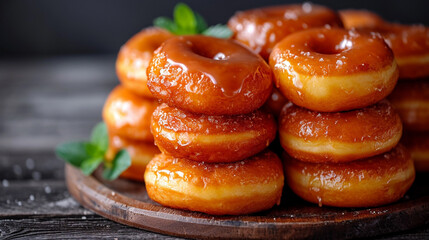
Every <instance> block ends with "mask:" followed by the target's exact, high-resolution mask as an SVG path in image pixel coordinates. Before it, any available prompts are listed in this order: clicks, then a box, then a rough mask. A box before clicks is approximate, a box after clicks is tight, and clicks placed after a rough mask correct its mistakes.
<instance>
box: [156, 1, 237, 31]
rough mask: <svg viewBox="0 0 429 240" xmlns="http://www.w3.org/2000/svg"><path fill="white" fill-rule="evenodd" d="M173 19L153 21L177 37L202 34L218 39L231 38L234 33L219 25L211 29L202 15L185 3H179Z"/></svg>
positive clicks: (175, 8) (166, 18)
mask: <svg viewBox="0 0 429 240" xmlns="http://www.w3.org/2000/svg"><path fill="white" fill-rule="evenodd" d="M173 19H174V20H173ZM173 19H171V18H168V17H158V18H156V19H155V20H154V21H153V25H154V26H156V27H160V28H164V29H166V30H168V31H169V32H171V33H173V34H176V35H192V34H202V35H206V36H212V37H217V38H230V37H231V36H232V31H231V30H230V29H229V28H228V27H227V26H225V25H222V24H217V25H214V26H211V27H209V26H208V25H207V22H206V21H205V20H204V18H203V17H202V16H201V15H200V14H198V13H197V12H194V11H192V9H191V8H190V7H189V6H188V5H186V4H184V3H178V4H177V5H176V6H175V7H174V12H173Z"/></svg>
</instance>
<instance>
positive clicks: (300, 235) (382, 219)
mask: <svg viewBox="0 0 429 240" xmlns="http://www.w3.org/2000/svg"><path fill="white" fill-rule="evenodd" d="M428 179H429V176H428V175H427V174H425V175H423V174H421V175H418V177H417V179H416V182H415V183H414V185H413V187H412V188H411V189H410V191H409V192H408V193H407V195H406V196H405V197H404V198H403V199H401V200H400V201H399V202H397V203H394V204H391V205H387V206H383V207H378V208H368V209H342V208H331V207H318V206H316V205H314V204H310V203H306V202H304V201H303V200H300V199H299V198H298V197H296V196H295V195H294V194H293V193H292V192H290V190H288V189H285V191H284V193H283V199H282V202H281V205H280V206H277V207H274V208H273V209H271V210H269V211H265V212H260V213H257V214H252V215H246V216H210V215H207V214H203V213H198V212H190V211H182V210H176V209H171V208H167V207H163V206H161V205H159V204H157V203H155V202H153V201H152V200H151V199H149V197H148V196H147V193H146V189H145V186H144V184H143V183H138V182H132V181H128V180H123V179H118V180H115V181H112V182H109V181H104V180H102V178H101V177H100V174H99V172H97V173H96V174H94V176H85V175H83V174H82V173H81V172H80V170H78V169H76V168H74V167H72V166H70V165H67V166H66V181H67V186H68V189H69V191H70V193H71V194H72V195H73V197H74V198H75V199H76V200H77V201H78V202H79V203H81V204H82V205H83V206H84V207H86V208H88V209H90V210H92V211H94V212H96V213H98V214H100V215H102V216H104V217H106V218H109V219H111V220H113V221H116V222H119V223H123V224H126V225H129V226H134V227H138V228H142V229H146V230H149V231H153V232H158V233H163V234H168V235H173V236H181V237H187V238H202V239H222V238H224V239H237V238H246V239H304V238H315V237H317V238H318V239H347V238H356V237H370V236H376V235H381V234H387V233H392V232H398V231H403V230H406V229H411V228H414V227H417V226H420V225H423V224H425V223H429V184H428Z"/></svg>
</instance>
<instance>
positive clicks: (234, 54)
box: [148, 35, 272, 115]
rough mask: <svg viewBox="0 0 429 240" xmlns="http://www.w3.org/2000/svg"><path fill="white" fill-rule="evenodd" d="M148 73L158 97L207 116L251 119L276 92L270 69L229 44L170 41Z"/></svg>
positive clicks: (190, 39) (187, 38)
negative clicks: (249, 115) (247, 115)
mask: <svg viewBox="0 0 429 240" xmlns="http://www.w3.org/2000/svg"><path fill="white" fill-rule="evenodd" d="M148 69H149V70H148V87H149V90H150V91H151V92H152V94H153V96H154V97H156V98H158V99H161V100H162V101H163V102H165V103H167V104H168V105H170V106H172V107H173V106H174V107H177V108H181V109H183V110H186V111H189V112H195V113H203V114H207V115H235V114H246V113H250V112H252V111H254V110H256V109H258V108H259V107H261V106H262V104H264V102H265V101H266V100H267V98H268V97H269V96H270V94H271V89H272V72H271V69H270V67H269V66H268V64H267V63H266V62H265V61H264V60H263V59H262V58H261V57H260V56H258V55H256V54H254V53H252V52H251V51H250V50H249V49H247V48H246V47H244V46H241V45H239V44H238V43H235V42H234V41H233V40H228V39H219V38H214V37H208V36H202V35H199V36H196V35H194V36H180V37H175V38H171V39H169V40H167V41H165V42H164V43H163V44H162V45H161V47H160V48H158V49H157V50H156V51H155V53H154V56H153V58H152V60H151V62H150V64H149V68H148Z"/></svg>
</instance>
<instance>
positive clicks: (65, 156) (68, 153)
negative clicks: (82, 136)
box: [55, 142, 89, 167]
mask: <svg viewBox="0 0 429 240" xmlns="http://www.w3.org/2000/svg"><path fill="white" fill-rule="evenodd" d="M86 144H87V143H86V142H67V143H62V144H59V145H58V146H57V147H56V148H55V153H56V155H57V156H58V157H59V158H61V159H62V160H64V161H66V162H68V163H70V164H71V165H73V166H75V167H79V166H80V165H81V163H82V162H83V161H84V160H85V159H87V158H88V157H89V156H88V154H87V151H86Z"/></svg>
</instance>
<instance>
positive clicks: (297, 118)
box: [279, 100, 402, 163]
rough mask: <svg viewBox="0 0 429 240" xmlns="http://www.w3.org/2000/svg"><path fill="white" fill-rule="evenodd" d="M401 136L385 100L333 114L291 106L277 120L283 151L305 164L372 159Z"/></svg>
mask: <svg viewBox="0 0 429 240" xmlns="http://www.w3.org/2000/svg"><path fill="white" fill-rule="evenodd" d="M401 135H402V123H401V120H400V118H399V115H398V114H397V113H396V112H395V110H394V109H393V107H392V105H391V104H390V103H389V102H388V101H386V100H383V101H381V102H378V103H376V104H374V105H371V106H369V107H366V108H362V109H358V110H353V111H347V112H335V113H320V112H314V111H311V110H308V109H305V108H301V107H298V106H296V105H294V104H292V103H290V104H287V105H286V106H285V107H284V108H283V110H282V113H281V114H280V118H279V136H280V143H281V145H282V147H283V149H284V150H285V151H286V152H287V153H288V154H289V155H291V156H292V157H294V158H297V159H299V160H301V161H306V162H317V163H328V162H330V163H339V162H349V161H353V160H357V159H361V158H366V157H371V156H374V155H377V154H381V153H383V152H387V151H389V150H390V149H392V148H394V147H395V146H396V144H397V143H398V142H399V140H400V139H401Z"/></svg>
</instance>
